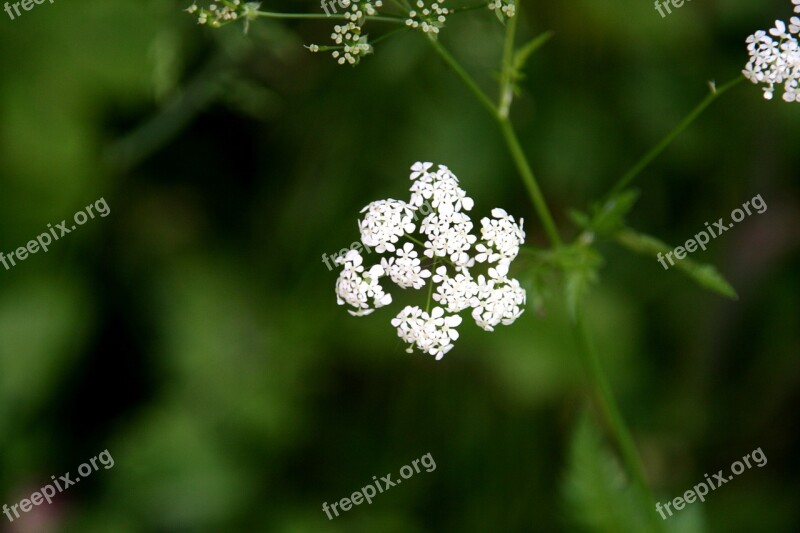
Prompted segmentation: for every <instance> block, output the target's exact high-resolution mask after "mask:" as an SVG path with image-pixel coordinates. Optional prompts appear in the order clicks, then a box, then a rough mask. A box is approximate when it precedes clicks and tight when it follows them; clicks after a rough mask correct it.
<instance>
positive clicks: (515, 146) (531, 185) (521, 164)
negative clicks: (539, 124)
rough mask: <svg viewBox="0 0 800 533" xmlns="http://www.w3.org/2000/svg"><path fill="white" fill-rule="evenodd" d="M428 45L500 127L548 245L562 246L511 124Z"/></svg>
mask: <svg viewBox="0 0 800 533" xmlns="http://www.w3.org/2000/svg"><path fill="white" fill-rule="evenodd" d="M428 42H430V43H431V45H432V46H433V49H434V50H435V51H436V53H438V54H439V56H440V57H441V58H442V59H444V61H445V63H447V65H448V66H450V68H451V69H452V70H453V71H454V72H455V73H456V75H457V76H458V77H459V78H461V81H463V82H464V84H465V85H466V86H467V88H468V89H469V90H470V91H471V92H472V94H474V95H475V97H476V98H477V99H478V101H479V102H480V103H481V104H482V105H483V107H485V108H486V110H487V111H489V113H490V114H491V115H492V118H494V119H495V120H496V121H497V123H498V124H499V126H500V130H501V131H502V133H503V139H504V140H505V141H506V145H507V146H508V150H509V152H510V153H511V157H512V159H513V160H514V164H515V165H516V166H517V170H518V171H519V173H520V176H521V177H522V181H523V183H524V184H525V187H526V188H527V189H528V194H529V195H530V198H531V201H532V202H533V206H534V208H535V209H536V213H537V214H538V216H539V219H540V220H541V222H542V225H543V226H544V229H545V232H546V233H547V236H548V238H549V239H550V242H551V243H552V244H553V246H556V247H560V246H561V239H560V238H559V236H558V231H556V225H555V223H554V222H553V217H552V216H551V215H550V210H549V209H548V208H547V203H546V202H545V201H544V197H543V196H542V191H541V189H540V188H539V184H538V183H537V181H536V176H534V174H533V170H531V166H530V164H528V159H527V157H526V156H525V152H524V150H523V149H522V146H520V143H519V139H518V138H517V134H516V132H515V131H514V127H513V126H512V125H511V122H510V120H509V119H508V117H502V116H500V113H499V112H498V110H497V108H496V107H495V105H494V103H493V102H492V101H491V100H490V99H489V97H488V96H486V93H484V92H483V90H482V89H481V88H480V87H479V86H478V84H477V83H476V82H475V80H473V79H472V77H471V76H470V75H469V74H468V73H467V71H466V70H465V69H464V67H462V66H461V65H460V64H459V63H458V61H456V59H455V58H454V57H453V56H452V55H450V53H449V52H448V51H447V50H446V49H445V48H444V47H443V46H442V45H441V44H440V43H439V41H437V40H436V39H433V38H431V37H429V38H428Z"/></svg>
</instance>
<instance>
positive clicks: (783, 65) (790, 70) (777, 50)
mask: <svg viewBox="0 0 800 533" xmlns="http://www.w3.org/2000/svg"><path fill="white" fill-rule="evenodd" d="M792 3H793V4H794V5H795V7H794V12H795V13H800V0H792ZM767 33H768V32H765V31H761V30H759V31H757V32H755V33H754V34H753V35H750V36H749V37H748V38H747V41H746V42H747V51H748V53H749V55H750V60H749V61H748V62H747V65H746V66H745V68H744V70H743V71H742V72H743V73H744V76H745V77H746V78H747V79H748V80H750V81H751V82H753V83H755V84H759V83H763V84H765V85H766V87H764V98H766V99H767V100H771V99H772V97H773V96H774V94H775V85H776V84H779V85H780V84H783V100H784V101H786V102H800V92H798V81H799V80H800V44H798V40H797V38H798V34H800V18H798V17H792V18H791V19H790V20H789V27H788V31H787V27H786V24H785V23H784V22H783V21H781V20H776V21H775V27H774V28H771V29H770V30H769V35H768V34H767Z"/></svg>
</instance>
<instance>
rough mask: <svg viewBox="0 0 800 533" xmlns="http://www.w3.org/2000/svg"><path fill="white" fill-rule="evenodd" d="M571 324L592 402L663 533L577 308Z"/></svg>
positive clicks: (656, 527) (654, 523) (656, 528)
mask: <svg viewBox="0 0 800 533" xmlns="http://www.w3.org/2000/svg"><path fill="white" fill-rule="evenodd" d="M572 326H573V329H574V332H575V336H576V337H577V338H578V342H579V344H580V350H579V351H580V353H581V356H582V358H583V363H584V366H585V367H586V372H587V377H588V380H589V382H590V384H591V385H592V388H593V390H592V395H593V397H594V403H595V404H596V406H597V408H598V409H599V410H600V414H601V416H602V417H603V419H604V421H605V424H606V426H607V428H608V430H609V431H610V433H611V435H612V436H613V438H614V440H615V441H616V445H617V448H618V450H619V453H620V456H621V457H622V461H623V463H624V464H625V469H626V470H627V471H628V473H629V474H630V475H631V476H632V478H633V479H632V481H633V485H634V487H635V489H636V492H637V494H638V496H639V499H640V500H641V503H642V506H643V507H644V509H645V510H646V515H647V518H648V521H649V522H651V525H652V526H653V531H654V532H663V531H664V525H663V524H662V521H661V520H660V519H659V518H658V517H657V516H656V502H655V499H654V498H653V494H652V493H651V492H650V487H649V486H648V485H647V481H646V480H645V476H644V468H643V467H642V463H641V461H640V459H639V455H638V453H637V451H636V445H635V444H634V441H633V437H631V434H630V431H629V430H628V427H627V426H626V424H625V421H624V419H623V417H622V414H621V413H620V410H619V406H617V402H616V400H615V399H614V395H613V393H612V392H611V387H610V385H609V384H608V379H607V378H606V375H605V372H604V371H603V367H602V366H601V365H600V360H599V358H598V357H597V353H596V352H595V351H594V348H593V347H592V344H591V342H590V341H589V334H588V332H587V331H586V325H585V323H584V321H583V312H582V310H580V309H579V310H578V312H577V313H576V314H575V319H574V321H573V322H572Z"/></svg>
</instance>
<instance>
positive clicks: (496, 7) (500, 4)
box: [488, 0, 517, 20]
mask: <svg viewBox="0 0 800 533" xmlns="http://www.w3.org/2000/svg"><path fill="white" fill-rule="evenodd" d="M488 7H489V9H491V10H492V11H494V12H495V14H496V15H497V18H499V19H500V20H503V18H504V17H506V18H511V17H513V16H514V15H516V14H517V4H516V2H515V0H492V1H491V2H489V6H488Z"/></svg>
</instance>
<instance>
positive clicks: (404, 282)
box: [381, 242, 431, 289]
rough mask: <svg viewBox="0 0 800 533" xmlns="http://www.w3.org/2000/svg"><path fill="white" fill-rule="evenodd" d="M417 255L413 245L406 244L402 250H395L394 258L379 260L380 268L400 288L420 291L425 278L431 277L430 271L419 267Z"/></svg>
mask: <svg viewBox="0 0 800 533" xmlns="http://www.w3.org/2000/svg"><path fill="white" fill-rule="evenodd" d="M417 255H418V254H417V252H416V251H415V250H414V245H413V244H411V243H410V242H407V243H405V244H404V245H403V248H402V249H400V250H397V256H396V257H390V258H389V259H386V258H383V259H381V266H382V267H383V270H384V271H385V272H386V273H387V274H388V276H389V278H390V279H391V280H392V281H394V282H395V283H397V285H398V286H399V287H400V288H403V289H408V288H409V287H413V288H415V289H421V288H422V286H423V285H425V278H429V277H431V271H430V270H426V269H424V268H422V267H421V266H420V260H419V258H418V257H417Z"/></svg>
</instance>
